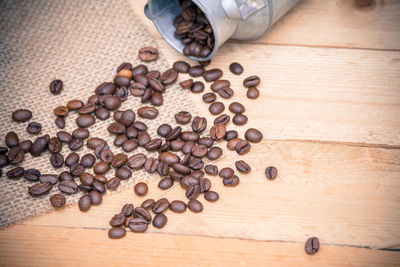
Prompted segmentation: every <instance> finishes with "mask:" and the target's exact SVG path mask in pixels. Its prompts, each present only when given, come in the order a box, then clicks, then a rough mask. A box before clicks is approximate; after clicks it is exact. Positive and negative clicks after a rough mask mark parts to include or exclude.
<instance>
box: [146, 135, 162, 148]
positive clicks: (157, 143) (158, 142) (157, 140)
mask: <svg viewBox="0 0 400 267" xmlns="http://www.w3.org/2000/svg"><path fill="white" fill-rule="evenodd" d="M161 144H162V140H161V139H160V138H154V139H153V140H151V141H150V142H148V143H146V144H145V146H144V147H145V148H146V150H148V151H155V150H157V149H158V148H159V147H160V146H161Z"/></svg>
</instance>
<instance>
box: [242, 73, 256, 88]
mask: <svg viewBox="0 0 400 267" xmlns="http://www.w3.org/2000/svg"><path fill="white" fill-rule="evenodd" d="M259 84H260V77H258V76H256V75H254V76H250V77H247V78H246V79H244V81H243V86H244V87H247V88H250V87H255V86H257V85H259Z"/></svg>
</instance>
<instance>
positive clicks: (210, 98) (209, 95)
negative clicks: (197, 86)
mask: <svg viewBox="0 0 400 267" xmlns="http://www.w3.org/2000/svg"><path fill="white" fill-rule="evenodd" d="M202 99H203V101H204V102H205V103H212V102H214V101H215V100H216V99H217V96H216V94H214V93H205V94H204V95H203V96H202Z"/></svg>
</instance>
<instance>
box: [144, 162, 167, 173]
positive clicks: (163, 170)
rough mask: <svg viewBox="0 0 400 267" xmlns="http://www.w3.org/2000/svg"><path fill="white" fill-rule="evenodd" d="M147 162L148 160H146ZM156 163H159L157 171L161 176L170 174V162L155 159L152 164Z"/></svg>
mask: <svg viewBox="0 0 400 267" xmlns="http://www.w3.org/2000/svg"><path fill="white" fill-rule="evenodd" d="M151 159H152V158H151ZM146 163H147V161H146ZM155 164H157V172H158V173H159V174H160V175H161V176H167V175H168V173H169V165H168V164H166V163H164V162H159V161H158V160H156V161H154V163H152V166H154V165H155Z"/></svg>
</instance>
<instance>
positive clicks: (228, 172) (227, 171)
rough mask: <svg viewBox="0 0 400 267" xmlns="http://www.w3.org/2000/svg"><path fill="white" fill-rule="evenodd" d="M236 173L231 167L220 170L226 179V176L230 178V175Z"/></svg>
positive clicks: (220, 174) (220, 173) (221, 175)
mask: <svg viewBox="0 0 400 267" xmlns="http://www.w3.org/2000/svg"><path fill="white" fill-rule="evenodd" d="M234 174H235V172H234V171H233V169H232V168H230V167H225V168H222V169H221V170H220V171H219V176H220V177H222V178H224V179H225V178H230V177H232V176H233V175H234Z"/></svg>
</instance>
